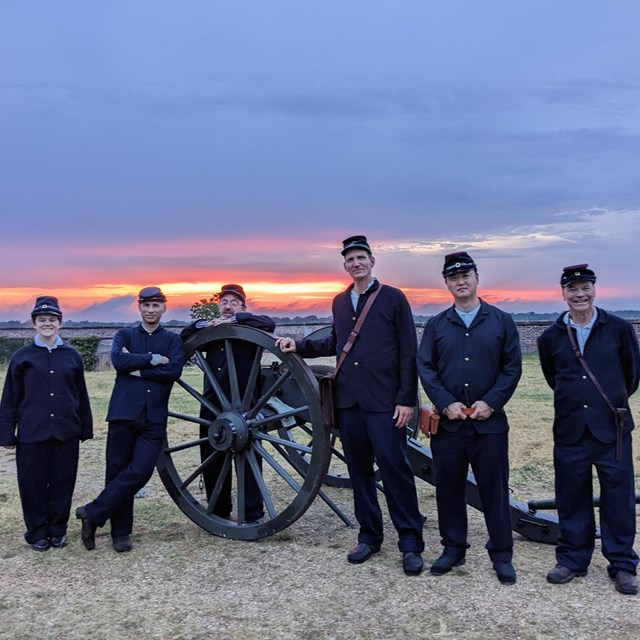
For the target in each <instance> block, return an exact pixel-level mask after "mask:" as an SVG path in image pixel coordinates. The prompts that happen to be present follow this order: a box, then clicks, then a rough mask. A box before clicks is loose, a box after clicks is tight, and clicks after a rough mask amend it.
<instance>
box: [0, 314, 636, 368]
mask: <svg viewBox="0 0 640 640" xmlns="http://www.w3.org/2000/svg"><path fill="white" fill-rule="evenodd" d="M551 324H552V322H551V321H546V322H543V321H537V322H536V321H534V322H516V326H517V328H518V333H519V334H520V344H521V346H522V353H537V347H536V340H537V338H538V336H539V335H540V334H541V333H542V332H543V331H544V330H545V329H546V328H547V327H548V326H549V325H551ZM631 324H632V325H633V328H634V329H635V332H636V335H637V336H638V339H639V340H640V320H632V321H631ZM121 326H124V325H105V326H93V327H65V326H63V327H62V329H61V330H60V335H61V337H62V339H63V340H64V339H68V338H80V337H89V336H96V337H98V338H100V344H99V345H98V352H97V356H98V365H97V367H96V368H97V369H105V368H110V366H111V362H110V358H109V352H110V350H111V341H112V339H113V336H114V335H115V333H116V331H118V329H120V328H121ZM164 326H165V327H166V328H167V329H169V330H170V331H174V332H176V333H180V331H182V329H183V326H175V325H170V324H167V325H164ZM326 326H327V325H326V324H322V323H315V324H286V325H278V326H277V327H276V331H275V334H276V336H291V337H292V338H295V339H300V338H303V337H305V336H307V335H309V334H310V333H311V332H313V331H317V330H318V329H321V328H323V327H326ZM424 326H425V323H418V324H416V333H417V337H418V343H420V339H421V338H422V333H423V331H424ZM33 335H34V331H33V328H31V327H12V328H10V329H2V328H0V337H2V338H19V339H23V340H24V339H28V338H31V337H33Z"/></svg>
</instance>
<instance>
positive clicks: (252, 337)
mask: <svg viewBox="0 0 640 640" xmlns="http://www.w3.org/2000/svg"><path fill="white" fill-rule="evenodd" d="M322 331H327V329H321V330H320V331H319V332H317V334H318V336H321V335H322V334H321V333H320V332H322ZM238 342H248V343H251V344H252V345H254V346H255V349H256V355H255V358H254V360H253V362H252V365H251V371H250V374H249V381H248V384H247V385H246V388H245V389H244V390H241V388H240V385H239V383H238V375H237V371H238V366H237V362H236V359H235V352H234V345H237V343H238ZM210 348H218V349H224V350H225V355H226V358H227V362H228V369H229V379H230V388H231V393H230V394H226V393H225V392H224V391H223V389H222V388H221V387H220V385H219V383H218V382H217V380H216V378H215V375H214V372H213V371H211V369H210V367H209V365H208V363H207V360H206V357H205V354H206V352H207V350H208V349H210ZM331 369H332V367H331V366H327V365H311V366H309V365H307V363H305V361H304V360H303V359H302V358H300V356H298V355H297V354H294V353H282V352H281V351H280V350H279V349H278V348H277V347H276V346H275V340H274V338H273V336H272V335H270V334H268V333H265V332H263V331H260V330H258V329H253V328H251V327H246V326H242V325H221V326H218V327H211V328H207V329H203V330H202V331H200V332H198V333H196V334H194V335H193V336H191V337H190V338H189V339H188V340H187V341H186V343H185V368H184V372H183V375H182V377H181V379H180V380H179V381H178V382H177V384H176V385H175V388H174V391H173V393H172V397H171V402H170V405H169V409H170V417H171V422H170V423H169V428H168V430H167V439H166V441H165V444H164V448H163V451H162V454H161V455H160V458H159V460H158V465H157V467H158V471H159V473H160V477H161V479H162V482H163V483H164V485H165V487H166V489H167V491H168V492H169V494H170V495H171V497H172V499H173V500H174V501H175V503H176V504H177V505H178V507H179V508H180V510H181V511H182V512H183V513H184V514H185V515H186V516H187V517H189V518H190V519H191V520H192V521H193V522H195V523H196V524H197V525H199V526H200V527H202V528H203V529H205V530H207V531H209V532H211V533H213V534H215V535H218V536H222V537H226V538H233V539H238V540H257V539H260V538H263V537H266V536H270V535H272V534H274V533H277V532H278V531H282V530H283V529H285V528H286V527H288V526H290V525H291V524H293V523H294V522H295V521H296V520H297V519H298V518H300V517H301V516H302V515H303V514H304V513H305V511H306V510H307V509H308V508H309V506H310V505H311V503H312V502H313V501H314V500H315V499H316V497H318V498H320V499H321V500H322V501H324V502H325V503H326V504H327V506H328V507H329V508H330V509H332V510H333V511H334V512H335V514H336V515H337V516H338V517H339V518H341V520H342V521H343V522H344V523H345V524H346V525H351V520H350V519H349V517H348V515H347V514H345V513H344V512H343V511H342V510H341V509H340V508H339V507H338V505H336V504H335V503H334V502H333V501H332V500H331V498H330V497H329V496H328V495H327V493H326V492H325V491H324V490H323V487H326V486H330V487H339V488H345V489H347V488H349V487H350V482H349V477H348V474H347V471H346V466H345V464H344V458H343V455H342V452H341V447H340V439H339V434H338V433H337V432H331V433H330V432H328V431H327V430H326V429H325V427H324V423H323V418H322V408H321V405H320V400H319V393H318V381H317V380H318V377H319V376H321V375H323V374H325V373H326V372H327V371H329V370H331ZM205 380H206V381H208V385H209V388H210V389H212V393H208V394H207V395H206V396H205V393H204V391H203V389H204V381H205ZM242 391H244V392H242ZM202 409H205V410H206V411H205V412H204V413H205V414H206V415H207V416H211V415H213V419H210V418H209V417H201V414H202V413H203V411H202ZM417 413H418V412H417V411H416V412H415V416H414V420H413V423H412V424H410V425H409V427H408V428H407V444H408V454H409V460H410V462H411V465H412V468H413V471H414V474H415V476H416V477H417V478H420V479H421V480H424V481H425V482H428V483H431V484H433V483H434V473H433V459H432V456H431V450H430V449H429V448H428V447H427V446H425V445H424V444H423V443H422V442H420V441H419V439H418V432H419V429H418V424H417V423H418V419H417ZM202 427H204V433H206V436H202V437H201V436H200V433H201V428H202ZM203 442H208V443H209V444H210V445H211V447H212V449H213V453H210V454H208V455H206V456H201V453H200V451H201V444H202V443H203ZM215 459H220V460H222V465H223V466H222V472H221V473H220V478H219V480H218V482H217V483H216V484H215V486H214V487H213V489H212V490H211V492H210V496H209V497H207V495H206V492H205V491H204V488H203V482H202V473H203V471H204V470H205V469H206V468H207V466H208V465H211V464H212V463H213V461H214V460H215ZM229 469H234V470H235V471H234V473H233V502H234V504H235V506H236V509H235V518H234V519H226V518H221V517H219V516H217V515H215V514H214V509H215V505H216V502H217V500H218V499H219V497H220V495H221V491H222V479H223V477H224V476H225V475H226V471H227V470H229ZM247 473H249V474H252V475H253V477H254V478H255V480H256V482H257V485H258V487H259V490H260V493H261V495H262V499H263V502H264V506H265V517H264V518H262V519H261V520H260V521H258V522H249V521H248V519H247V517H246V511H245V479H246V477H247ZM379 488H380V490H381V491H384V488H383V486H382V485H381V483H380V484H379ZM467 502H468V504H469V505H471V506H472V507H474V508H476V509H479V510H482V505H481V502H480V497H479V494H478V490H477V486H476V483H475V480H474V478H473V475H472V474H469V476H468V478H467ZM538 505H540V506H541V508H544V509H553V508H554V504H553V501H530V502H529V503H524V502H520V501H518V500H516V499H515V498H511V500H510V509H511V522H512V528H513V530H514V531H516V532H518V533H520V534H521V535H523V536H525V537H526V538H529V539H531V540H534V541H537V542H546V543H555V540H556V537H557V531H558V519H557V516H556V515H555V514H548V513H540V512H539V511H538V510H537V507H538Z"/></svg>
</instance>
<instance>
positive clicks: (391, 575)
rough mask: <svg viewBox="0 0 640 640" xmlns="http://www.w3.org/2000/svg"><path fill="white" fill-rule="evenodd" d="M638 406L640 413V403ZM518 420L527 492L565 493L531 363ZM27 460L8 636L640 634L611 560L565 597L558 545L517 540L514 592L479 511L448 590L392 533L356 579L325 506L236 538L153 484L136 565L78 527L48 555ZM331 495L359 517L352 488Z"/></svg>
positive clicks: (5, 507)
mask: <svg viewBox="0 0 640 640" xmlns="http://www.w3.org/2000/svg"><path fill="white" fill-rule="evenodd" d="M1 375H2V376H3V374H1ZM87 380H88V384H89V388H90V394H91V398H92V406H93V411H94V417H95V438H94V440H92V441H89V442H86V443H84V444H83V445H82V447H81V462H80V472H79V477H78V482H77V486H76V494H75V497H74V505H78V504H84V502H86V501H88V500H90V499H92V498H93V497H95V495H96V494H97V493H98V491H99V490H100V488H101V486H102V481H103V473H104V445H105V436H106V425H105V424H104V422H103V419H104V416H105V414H106V405H107V402H108V398H109V395H110V392H111V388H112V383H113V374H112V373H110V372H102V373H88V374H87ZM632 405H633V409H634V414H635V415H636V416H637V415H638V413H637V412H638V408H639V402H638V398H637V397H635V398H634V399H633V402H632ZM507 411H508V414H509V416H510V422H511V434H510V447H511V448H510V457H511V469H512V471H511V479H512V482H511V484H512V488H513V492H514V495H516V496H517V497H518V498H519V499H522V500H526V499H529V498H540V497H550V496H552V495H553V469H552V463H551V449H552V443H551V424H552V416H553V412H552V406H551V392H550V390H549V389H548V388H547V387H546V385H545V384H544V381H543V379H542V376H541V373H540V371H539V367H538V364H537V361H536V359H535V358H534V357H531V356H527V357H525V362H524V374H523V378H522V382H521V383H520V386H519V388H518V390H517V392H516V395H515V397H514V398H513V400H512V401H511V402H510V404H509V406H508V408H507ZM638 452H639V450H638V448H636V456H635V462H636V469H640V464H639V462H640V461H639V459H638ZM14 460H15V458H14V452H12V451H8V450H5V449H0V511H1V516H0V638H2V639H4V638H6V639H9V638H11V639H16V640H18V639H25V640H26V639H29V640H32V639H54V638H55V639H58V638H59V639H61V640H62V639H64V640H67V639H75V638H92V639H96V640H102V639H104V640H107V639H108V640H119V639H128V638H132V639H133V638H145V639H146V638H152V639H170V640H180V639H185V640H186V639H190V640H200V639H203V640H204V639H205V638H207V639H209V638H215V639H218V638H220V639H223V640H226V639H230V640H231V639H234V640H236V639H237V640H239V639H245V638H246V639H249V640H252V639H254V638H255V639H257V638H274V639H275V638H295V639H298V638H299V639H308V640H316V639H318V640H320V639H323V640H324V639H326V640H329V639H332V638H335V639H358V640H373V639H378V638H389V639H395V638H398V639H407V638H408V639H411V638H461V639H463V640H466V639H476V638H477V639H480V638H483V639H484V638H518V639H521V638H531V639H534V638H535V639H540V640H542V639H544V638H576V639H577V638H585V639H587V638H598V639H602V638H616V639H618V640H619V639H627V638H629V639H631V638H637V637H640V599H638V598H630V597H625V596H621V595H619V594H617V593H616V592H615V590H614V588H613V585H612V583H611V581H610V580H609V579H608V577H607V576H606V571H605V567H606V561H605V560H604V558H602V556H601V554H600V552H599V548H598V549H596V553H595V555H594V560H593V563H592V566H591V570H590V573H589V575H588V576H587V577H586V578H583V579H580V580H575V581H574V582H572V583H571V584H569V585H564V586H555V585H549V584H548V583H546V581H545V579H544V576H545V574H546V571H547V570H548V569H549V568H550V567H551V566H552V565H553V564H554V555H553V547H552V546H551V545H544V544H538V543H533V542H531V541H528V540H526V539H524V538H522V537H520V536H519V535H516V536H515V550H514V551H515V553H514V564H515V566H516V568H517V569H518V583H517V584H516V585H515V586H513V587H505V586H502V585H500V584H499V583H498V581H497V580H496V579H495V574H494V573H493V571H492V569H491V565H490V563H489V561H488V558H487V555H486V552H485V550H484V548H483V547H484V543H485V541H486V532H485V529H484V523H483V520H482V515H481V514H480V513H478V512H476V511H474V510H472V509H470V510H469V528H470V533H469V541H470V542H471V544H472V547H471V549H470V550H469V553H468V556H467V564H466V565H465V566H464V567H461V568H459V569H456V570H455V571H453V572H452V573H451V574H448V575H447V576H444V577H441V578H435V577H433V576H431V575H429V574H428V572H427V573H424V574H422V575H421V576H419V577H417V578H408V577H406V576H404V574H403V573H402V570H401V566H400V554H399V553H398V551H397V548H396V543H395V535H394V533H395V532H394V531H393V528H392V526H391V524H390V523H389V522H386V525H385V526H386V532H387V536H388V537H387V540H386V543H385V545H384V546H383V549H382V551H381V552H380V553H379V554H377V555H376V556H375V557H374V558H373V559H372V560H371V561H369V562H367V563H366V564H365V565H361V566H357V567H354V566H351V565H348V564H347V563H346V560H345V554H346V552H347V551H348V550H349V549H350V548H351V546H352V545H353V543H354V541H355V538H356V532H355V531H354V530H352V529H349V528H347V527H345V526H344V525H343V524H342V523H341V521H340V520H339V519H338V518H337V517H336V516H335V515H334V514H333V513H332V512H330V511H329V509H328V508H327V507H326V506H325V505H324V504H322V503H321V502H320V501H319V500H316V501H315V502H314V504H313V505H312V506H311V508H310V509H309V511H308V512H307V513H306V514H305V515H304V516H303V517H302V518H301V519H300V520H299V521H297V522H296V523H295V524H294V525H293V526H291V527H289V528H288V529H285V530H284V531H282V532H280V533H278V534H276V535H274V536H271V537H269V538H266V539H263V540H260V541H259V542H238V541H234V540H225V539H222V538H218V537H215V536H211V535H209V534H208V533H206V532H204V531H203V530H201V529H199V528H198V527H196V526H195V525H194V524H193V523H191V522H190V521H189V520H188V519H187V518H186V517H185V516H184V514H183V513H182V512H181V511H180V510H179V509H178V508H177V507H176V506H175V504H174V503H173V502H172V501H171V499H170V498H169V496H168V495H167V493H166V491H165V489H164V487H163V486H162V483H161V482H160V481H159V479H158V477H157V474H154V477H153V478H152V480H151V481H150V483H149V485H148V486H147V495H146V497H144V498H142V499H140V500H137V501H136V521H135V525H134V536H133V541H134V550H133V551H132V552H131V553H129V554H116V553H114V551H113V550H112V548H111V545H110V538H109V532H108V528H107V529H103V530H100V531H99V534H98V536H97V547H96V550H95V551H93V552H87V551H86V550H85V549H84V547H83V546H82V544H81V542H80V540H79V525H78V523H77V521H75V520H72V522H71V523H70V528H69V544H68V545H67V547H66V548H64V549H62V550H55V551H54V550H51V551H48V552H46V553H40V554H37V553H35V552H33V551H31V549H30V548H29V547H28V546H27V545H26V544H25V543H24V541H23V539H22V534H23V530H24V525H23V522H22V515H21V511H20V505H19V499H18V494H17V485H16V479H15V461H14ZM418 492H419V498H420V506H421V509H422V511H423V512H424V513H425V514H426V515H427V524H426V526H425V540H426V543H427V548H426V550H425V560H426V562H430V561H432V560H433V559H435V557H437V555H439V552H440V545H439V536H438V533H437V518H436V512H435V501H434V491H433V487H431V486H430V485H428V484H426V483H423V482H421V481H419V482H418ZM327 493H328V494H329V495H330V497H331V498H332V499H334V500H335V501H336V502H337V503H338V504H339V505H340V506H341V507H342V508H343V509H344V510H345V511H346V512H348V513H349V514H351V515H352V504H351V494H350V491H349V490H347V489H332V488H329V489H327ZM382 502H383V501H382ZM385 512H386V510H385Z"/></svg>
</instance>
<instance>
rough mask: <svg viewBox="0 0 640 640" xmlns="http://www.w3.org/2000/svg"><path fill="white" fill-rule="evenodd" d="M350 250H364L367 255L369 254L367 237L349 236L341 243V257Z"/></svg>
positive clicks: (369, 248)
mask: <svg viewBox="0 0 640 640" xmlns="http://www.w3.org/2000/svg"><path fill="white" fill-rule="evenodd" d="M351 249H364V250H365V251H366V252H367V253H371V247H370V246H369V243H368V242H367V236H350V237H349V238H346V239H345V240H343V241H342V251H341V253H342V255H344V254H345V253H347V251H351Z"/></svg>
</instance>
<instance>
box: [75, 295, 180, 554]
mask: <svg viewBox="0 0 640 640" xmlns="http://www.w3.org/2000/svg"><path fill="white" fill-rule="evenodd" d="M166 301H167V299H166V297H165V295H164V294H163V293H162V291H161V290H160V289H159V288H158V287H146V288H144V289H142V290H141V291H140V293H139V295H138V308H139V310H140V315H141V317H142V322H141V323H140V324H138V325H136V326H134V327H126V328H124V329H120V330H119V331H118V332H117V333H116V335H115V336H114V338H113V344H112V346H111V362H112V363H113V366H114V368H115V370H116V382H115V385H114V388H113V392H112V394H111V400H110V402H109V409H108V412H107V421H108V422H109V432H108V434H107V453H106V471H105V487H104V489H103V490H102V492H101V493H100V495H99V496H98V497H97V498H96V499H95V500H93V501H92V502H89V503H88V504H86V505H84V506H82V507H78V508H77V509H76V517H77V518H78V519H80V520H81V521H82V531H81V537H82V542H83V543H84V546H85V547H86V548H87V549H88V550H91V549H93V548H95V532H96V529H97V527H102V526H104V524H105V523H106V521H107V520H109V519H110V520H111V538H112V543H113V548H114V549H115V550H116V551H118V552H123V551H130V550H131V531H132V529H133V499H134V495H135V494H136V493H137V492H138V491H139V490H140V489H141V488H142V487H144V486H145V484H146V483H147V482H148V480H149V478H151V475H152V474H153V469H154V467H155V464H156V461H157V459H158V456H159V455H160V450H161V448H162V443H163V441H164V438H165V434H166V429H167V417H168V404H169V394H170V393H171V387H172V386H173V383H174V381H175V380H177V379H178V378H179V377H180V373H181V372H182V364H183V353H182V340H180V336H179V335H177V334H176V333H172V332H171V331H169V330H168V329H165V328H164V327H162V326H161V325H160V319H161V318H162V315H163V314H164V313H165V311H166V310H167V304H166Z"/></svg>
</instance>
